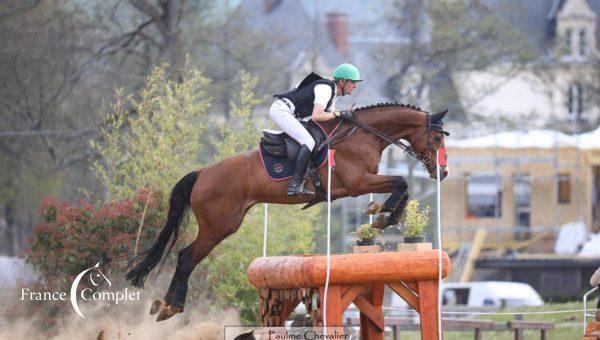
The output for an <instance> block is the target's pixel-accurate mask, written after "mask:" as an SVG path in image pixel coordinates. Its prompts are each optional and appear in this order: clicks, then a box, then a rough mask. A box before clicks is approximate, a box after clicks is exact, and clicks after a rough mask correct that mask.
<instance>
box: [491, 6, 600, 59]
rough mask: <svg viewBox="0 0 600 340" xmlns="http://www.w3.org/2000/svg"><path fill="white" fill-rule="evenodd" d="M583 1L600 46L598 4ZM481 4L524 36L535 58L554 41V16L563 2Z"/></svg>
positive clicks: (543, 53)
mask: <svg viewBox="0 0 600 340" xmlns="http://www.w3.org/2000/svg"><path fill="white" fill-rule="evenodd" d="M585 1H586V2H587V4H588V5H589V7H590V8H591V9H592V10H593V11H594V12H595V13H596V14H597V17H596V18H597V20H596V41H597V42H598V43H600V1H599V0H585ZM483 3H484V4H485V5H486V6H487V7H488V8H489V9H490V10H491V11H492V12H494V13H496V14H498V15H499V16H500V17H502V18H503V19H505V20H507V21H508V22H510V23H511V25H513V26H514V27H516V28H517V29H518V30H519V31H521V32H523V33H526V36H527V37H528V38H529V39H530V42H531V44H532V45H533V46H534V48H535V49H536V51H537V53H538V55H545V54H546V53H547V52H548V50H549V48H550V47H551V45H552V40H553V39H554V37H555V27H556V15H557V14H558V12H559V11H560V10H561V8H562V7H563V5H564V4H565V3H566V0H483Z"/></svg>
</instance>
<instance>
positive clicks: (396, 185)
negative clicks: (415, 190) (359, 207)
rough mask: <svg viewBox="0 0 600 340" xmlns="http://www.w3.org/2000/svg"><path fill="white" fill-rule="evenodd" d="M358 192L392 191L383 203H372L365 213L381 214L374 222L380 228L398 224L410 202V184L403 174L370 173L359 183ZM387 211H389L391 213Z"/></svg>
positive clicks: (375, 226) (374, 225)
mask: <svg viewBox="0 0 600 340" xmlns="http://www.w3.org/2000/svg"><path fill="white" fill-rule="evenodd" d="M357 192H358V194H360V195H362V194H366V193H388V192H391V193H392V195H391V196H390V197H389V198H388V199H387V200H386V201H385V202H384V203H383V204H381V203H371V204H370V205H369V206H368V207H367V209H366V210H365V213H371V214H379V216H378V217H377V219H376V220H375V222H373V224H372V226H373V227H374V228H379V229H383V228H385V227H387V226H389V225H392V224H397V223H398V222H399V221H400V218H401V217H402V214H403V213H404V208H405V207H406V203H407V202H408V184H407V183H406V180H405V179H404V177H401V176H382V175H374V174H368V175H366V176H365V177H364V178H363V180H362V182H361V183H360V185H358V188H357ZM353 196H354V195H353ZM386 213H389V215H388V214H386Z"/></svg>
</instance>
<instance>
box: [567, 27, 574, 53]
mask: <svg viewBox="0 0 600 340" xmlns="http://www.w3.org/2000/svg"><path fill="white" fill-rule="evenodd" d="M572 36H573V31H571V30H570V29H568V30H566V31H565V45H566V47H567V55H571V54H573V42H572Z"/></svg>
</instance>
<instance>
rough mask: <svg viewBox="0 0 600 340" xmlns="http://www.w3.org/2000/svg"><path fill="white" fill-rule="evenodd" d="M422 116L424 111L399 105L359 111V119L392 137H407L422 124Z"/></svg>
mask: <svg viewBox="0 0 600 340" xmlns="http://www.w3.org/2000/svg"><path fill="white" fill-rule="evenodd" d="M424 117H425V113H423V112H421V111H417V110H415V109H412V108H408V107H399V106H389V107H381V108H372V109H367V110H364V111H362V112H360V113H359V119H360V120H361V121H363V122H364V123H366V124H368V125H370V126H372V127H374V128H375V129H377V130H379V131H381V132H383V133H385V134H386V135H388V136H390V137H393V138H394V139H399V138H407V136H409V135H410V134H412V133H413V132H414V131H415V129H418V128H420V127H422V126H423V124H424V121H425V119H424Z"/></svg>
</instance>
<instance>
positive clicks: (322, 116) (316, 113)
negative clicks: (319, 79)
mask: <svg viewBox="0 0 600 340" xmlns="http://www.w3.org/2000/svg"><path fill="white" fill-rule="evenodd" d="M314 91H315V102H314V107H313V112H312V119H313V120H314V121H315V122H322V121H325V120H331V119H333V118H335V117H336V116H335V111H334V110H332V112H327V111H325V107H327V102H329V98H331V87H329V86H328V85H325V84H319V85H317V86H315V90H314Z"/></svg>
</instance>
